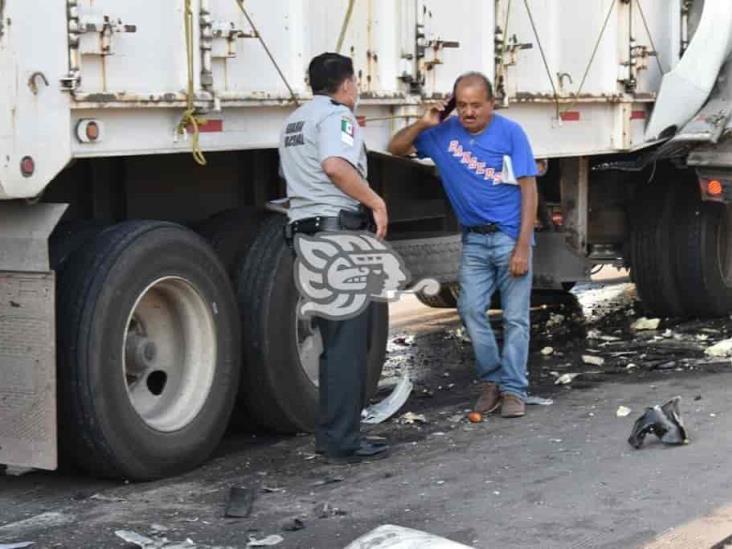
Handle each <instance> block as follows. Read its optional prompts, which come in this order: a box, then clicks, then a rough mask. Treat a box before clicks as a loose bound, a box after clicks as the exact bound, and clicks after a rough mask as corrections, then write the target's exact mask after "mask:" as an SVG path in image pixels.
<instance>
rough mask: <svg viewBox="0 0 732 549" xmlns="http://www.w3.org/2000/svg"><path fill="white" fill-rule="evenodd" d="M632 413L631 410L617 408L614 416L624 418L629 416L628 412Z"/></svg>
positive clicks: (623, 407) (621, 407) (624, 407)
mask: <svg viewBox="0 0 732 549" xmlns="http://www.w3.org/2000/svg"><path fill="white" fill-rule="evenodd" d="M632 411H633V410H631V409H630V408H628V407H627V406H618V410H617V412H615V415H616V416H617V417H626V416H628V415H630V412H632Z"/></svg>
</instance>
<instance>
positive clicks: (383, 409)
mask: <svg viewBox="0 0 732 549" xmlns="http://www.w3.org/2000/svg"><path fill="white" fill-rule="evenodd" d="M413 388H414V384H413V383H412V380H411V379H409V376H408V375H406V374H405V375H404V376H402V378H401V379H400V380H399V382H398V383H397V384H396V386H395V387H394V389H393V390H392V392H391V393H390V394H389V396H388V397H386V398H385V399H384V400H382V401H380V402H377V403H376V404H372V405H371V406H369V407H368V408H366V409H364V410H363V412H361V422H362V423H368V424H370V425H375V424H378V423H382V422H384V421H386V420H387V419H389V418H390V417H391V416H393V415H394V414H396V413H397V412H398V411H399V409H400V408H401V407H402V406H404V403H405V402H406V401H407V399H408V398H409V395H410V394H411V393H412V389H413Z"/></svg>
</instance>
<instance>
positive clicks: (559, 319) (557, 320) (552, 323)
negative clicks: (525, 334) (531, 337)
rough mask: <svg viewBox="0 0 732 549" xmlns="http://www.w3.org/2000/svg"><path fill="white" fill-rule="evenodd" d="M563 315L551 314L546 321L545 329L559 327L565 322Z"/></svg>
mask: <svg viewBox="0 0 732 549" xmlns="http://www.w3.org/2000/svg"><path fill="white" fill-rule="evenodd" d="M565 320H566V319H565V317H564V315H560V314H558V313H552V314H550V315H549V320H547V321H546V327H547V328H554V327H556V326H559V325H560V324H562V323H563V322H564V321H565Z"/></svg>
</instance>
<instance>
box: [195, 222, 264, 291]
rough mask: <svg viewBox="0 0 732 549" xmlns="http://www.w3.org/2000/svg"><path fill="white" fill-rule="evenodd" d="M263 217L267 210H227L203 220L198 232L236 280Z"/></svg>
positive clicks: (197, 228) (197, 229)
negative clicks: (241, 263) (240, 264)
mask: <svg viewBox="0 0 732 549" xmlns="http://www.w3.org/2000/svg"><path fill="white" fill-rule="evenodd" d="M264 219H265V213H264V212H262V211H261V210H257V209H256V208H239V209H236V210H226V211H223V212H220V213H218V214H216V215H213V216H211V217H209V218H208V219H206V220H205V221H203V222H202V223H201V224H199V225H198V226H197V227H196V232H197V233H198V234H200V235H201V236H202V237H203V238H205V239H206V240H207V241H208V243H209V244H210V245H211V247H212V248H213V249H214V251H215V252H216V255H218V256H219V259H220V260H221V262H222V263H223V264H224V267H226V270H227V272H228V273H229V274H230V275H231V278H232V280H234V279H236V272H237V269H238V266H239V263H240V262H241V260H242V259H243V258H244V255H245V254H246V253H247V252H248V251H249V248H251V246H252V242H254V238H255V237H256V236H257V230H258V229H259V226H260V225H261V224H262V221H263V220H264Z"/></svg>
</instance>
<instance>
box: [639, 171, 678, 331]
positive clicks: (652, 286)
mask: <svg viewBox="0 0 732 549" xmlns="http://www.w3.org/2000/svg"><path fill="white" fill-rule="evenodd" d="M678 192H679V186H678V185H673V184H666V185H663V184H653V185H648V186H646V187H645V188H643V189H642V190H641V191H640V192H639V193H638V196H637V197H636V201H635V204H634V208H633V211H632V213H631V220H632V225H631V236H630V263H631V269H632V271H633V279H634V280H635V284H636V287H637V290H638V296H639V297H640V300H641V303H642V305H643V308H644V309H645V311H646V313H647V314H649V315H652V316H657V317H676V316H682V315H683V314H684V308H683V305H682V302H681V296H680V292H679V287H678V285H677V283H676V277H675V275H674V263H675V261H674V249H673V228H674V224H675V223H676V220H675V219H674V209H675V205H676V203H677V196H678Z"/></svg>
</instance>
